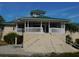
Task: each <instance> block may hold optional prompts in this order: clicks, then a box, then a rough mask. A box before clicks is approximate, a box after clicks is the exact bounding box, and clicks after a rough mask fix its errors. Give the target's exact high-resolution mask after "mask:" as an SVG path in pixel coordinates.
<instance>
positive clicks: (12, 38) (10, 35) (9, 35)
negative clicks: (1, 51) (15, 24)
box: [4, 32, 18, 44]
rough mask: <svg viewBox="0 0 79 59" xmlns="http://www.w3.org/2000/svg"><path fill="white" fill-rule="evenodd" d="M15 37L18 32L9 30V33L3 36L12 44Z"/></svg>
mask: <svg viewBox="0 0 79 59" xmlns="http://www.w3.org/2000/svg"><path fill="white" fill-rule="evenodd" d="M16 37H18V34H16V33H14V32H11V33H8V34H7V35H5V36H4V40H5V41H6V42H7V43H8V44H14V43H15V38H16Z"/></svg>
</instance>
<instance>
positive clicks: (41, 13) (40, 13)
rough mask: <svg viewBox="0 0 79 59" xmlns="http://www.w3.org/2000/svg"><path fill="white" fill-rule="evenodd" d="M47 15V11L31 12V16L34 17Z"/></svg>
mask: <svg viewBox="0 0 79 59" xmlns="http://www.w3.org/2000/svg"><path fill="white" fill-rule="evenodd" d="M45 13H46V11H43V10H32V11H31V12H30V14H31V16H33V15H39V16H43V15H44V14H45Z"/></svg>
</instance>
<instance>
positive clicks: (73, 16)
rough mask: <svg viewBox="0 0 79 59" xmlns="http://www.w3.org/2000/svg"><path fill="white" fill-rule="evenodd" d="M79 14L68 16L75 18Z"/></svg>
mask: <svg viewBox="0 0 79 59" xmlns="http://www.w3.org/2000/svg"><path fill="white" fill-rule="evenodd" d="M78 16H79V14H76V15H72V16H69V17H68V18H75V17H78Z"/></svg>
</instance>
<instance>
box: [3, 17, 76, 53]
mask: <svg viewBox="0 0 79 59" xmlns="http://www.w3.org/2000/svg"><path fill="white" fill-rule="evenodd" d="M68 22H69V21H68V20H66V19H60V18H50V17H45V16H42V17H41V16H40V17H36V16H35V17H23V18H19V19H17V20H16V21H14V22H12V23H5V27H4V30H3V37H4V35H6V34H7V33H10V32H16V33H17V34H19V35H20V36H19V37H17V38H15V45H18V44H23V49H24V50H25V51H26V52H31V53H50V52H70V51H76V50H75V49H73V48H72V47H70V46H68V45H67V44H66V43H65V36H66V34H65V24H67V23H68ZM2 40H4V39H2ZM67 48H68V49H67Z"/></svg>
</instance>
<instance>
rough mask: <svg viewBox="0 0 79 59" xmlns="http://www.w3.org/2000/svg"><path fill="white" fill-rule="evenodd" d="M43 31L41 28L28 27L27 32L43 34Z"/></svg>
mask: <svg viewBox="0 0 79 59" xmlns="http://www.w3.org/2000/svg"><path fill="white" fill-rule="evenodd" d="M42 30H43V28H41V27H26V32H41V31H42Z"/></svg>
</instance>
